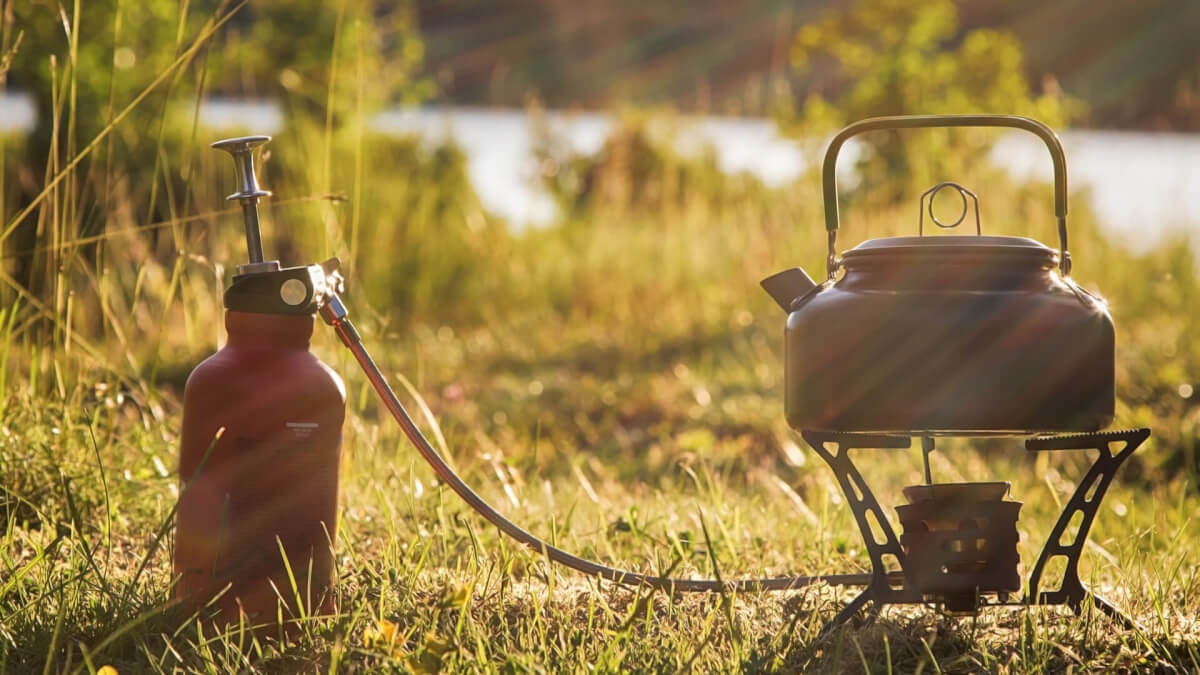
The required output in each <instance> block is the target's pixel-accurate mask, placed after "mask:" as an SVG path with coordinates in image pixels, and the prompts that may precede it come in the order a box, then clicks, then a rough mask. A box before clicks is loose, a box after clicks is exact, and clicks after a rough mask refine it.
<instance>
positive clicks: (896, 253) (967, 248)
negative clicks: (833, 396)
mask: <svg viewBox="0 0 1200 675" xmlns="http://www.w3.org/2000/svg"><path fill="white" fill-rule="evenodd" d="M842 260H843V261H844V262H845V263H846V264H847V265H855V266H857V264H858V263H868V264H870V263H876V262H879V263H882V262H889V261H895V262H901V261H903V262H905V263H919V262H930V263H942V264H944V263H951V262H964V263H965V262H970V263H973V264H993V263H994V264H1017V265H1037V266H1039V267H1046V266H1054V265H1057V264H1058V260H1059V253H1058V251H1056V250H1054V249H1052V248H1050V247H1049V246H1046V245H1045V244H1043V243H1041V242H1039V241H1037V240H1035V239H1030V238H1029V237H1007V236H996V235H941V236H933V237H913V236H905V237H883V238H880V239H868V240H867V241H864V242H863V243H861V244H859V245H858V246H855V247H854V248H852V249H850V250H849V251H846V252H845V253H843V254H842Z"/></svg>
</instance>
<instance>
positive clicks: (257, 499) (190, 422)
mask: <svg viewBox="0 0 1200 675" xmlns="http://www.w3.org/2000/svg"><path fill="white" fill-rule="evenodd" d="M267 140H269V137H249V138H239V139H230V140H228V141H220V142H218V143H215V144H213V145H214V147H218V148H221V149H225V150H228V151H230V152H231V153H232V154H233V155H234V158H235V159H236V160H237V161H238V168H239V171H238V173H239V177H240V179H241V188H242V189H241V190H240V191H239V192H237V193H234V194H233V195H230V197H229V199H240V200H242V203H243V210H244V213H245V214H246V230H247V243H248V244H249V248H250V263H249V264H247V265H240V266H238V274H237V275H235V276H234V278H233V283H232V284H231V285H230V287H229V288H228V289H227V290H226V292H225V308H226V312H225V328H226V331H227V333H228V340H227V342H226V344H225V346H224V347H222V348H221V349H220V351H218V352H217V353H216V354H214V355H212V356H210V357H209V358H208V359H206V360H205V361H204V362H203V363H201V364H200V365H199V366H197V367H196V369H195V370H193V371H192V374H191V375H190V376H189V377H188V381H187V386H186V388H185V391H184V402H183V434H182V435H183V438H182V448H181V452H180V459H179V479H180V484H181V485H180V497H179V510H178V518H177V525H176V536H175V551H174V570H175V576H176V585H175V595H176V597H177V598H179V599H180V600H181V601H182V602H183V603H184V605H185V606H186V607H187V608H188V609H191V610H195V609H198V608H200V607H204V606H206V605H209V609H213V610H218V611H219V613H218V614H217V615H216V618H217V620H219V621H236V620H237V619H238V616H239V611H240V612H244V613H245V614H246V615H247V617H248V618H249V619H250V620H251V621H254V622H256V621H273V620H274V618H275V616H276V609H277V603H280V602H282V603H283V604H284V605H286V606H287V610H286V611H285V612H284V616H285V617H289V616H299V615H300V614H301V613H303V614H309V613H313V612H327V611H330V610H332V609H333V600H332V595H331V588H332V584H333V581H334V558H333V545H334V542H335V541H336V537H337V501H338V469H339V463H340V456H341V440H342V421H343V419H344V417H345V409H346V404H345V400H346V396H345V388H344V387H343V385H342V381H341V379H340V378H339V377H338V376H337V374H336V373H334V372H333V370H331V369H330V368H329V366H327V365H325V364H324V363H322V362H321V361H320V360H319V359H317V357H316V356H314V355H313V354H312V352H310V351H309V339H310V338H311V336H312V333H313V324H314V319H313V314H314V312H316V310H317V308H318V307H319V304H320V302H321V299H322V298H323V297H324V295H325V293H326V289H327V288H329V287H330V285H331V284H332V285H334V286H336V285H337V284H338V282H339V280H340V277H338V276H337V274H336V272H335V271H334V269H336V261H331V263H332V264H328V263H327V264H326V265H324V266H320V265H309V266H306V267H293V268H283V269H281V268H280V267H279V263H278V262H276V261H267V262H264V261H263V260H262V244H261V240H260V239H259V232H258V218H257V215H258V212H257V200H258V199H259V198H260V197H264V196H267V195H269V194H270V193H269V192H266V191H264V190H261V189H259V187H258V185H257V181H256V179H255V177H254V168H253V163H252V162H253V159H252V154H251V153H252V152H253V148H254V147H255V146H257V145H260V144H262V143H264V142H266V141H267ZM218 595H220V597H219V598H218V599H217V600H216V601H215V602H211V601H213V598H214V597H216V596H218ZM210 602H211V605H210Z"/></svg>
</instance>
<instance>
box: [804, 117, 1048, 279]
mask: <svg viewBox="0 0 1200 675" xmlns="http://www.w3.org/2000/svg"><path fill="white" fill-rule="evenodd" d="M925 127H1010V128H1013V129H1022V130H1024V131H1028V132H1029V133H1031V134H1034V135H1036V136H1037V137H1038V138H1040V139H1042V141H1043V142H1045V144H1046V149H1048V150H1049V151H1050V159H1051V160H1052V161H1053V162H1054V216H1055V218H1056V219H1057V220H1058V239H1059V244H1060V246H1059V261H1058V266H1059V269H1060V270H1061V271H1062V273H1063V276H1068V275H1070V274H1071V254H1070V252H1068V250H1067V158H1066V155H1065V154H1063V147H1062V142H1061V141H1059V140H1058V134H1055V133H1054V130H1053V129H1051V128H1050V127H1048V126H1046V125H1045V124H1042V123H1041V122H1039V121H1037V120H1035V119H1030V118H1028V117H1021V116H1019V115H895V116H891V117H871V118H868V119H865V120H860V121H858V122H855V123H854V124H851V125H850V126H848V127H846V128H845V129H842V130H841V131H839V132H838V133H837V135H835V136H834V137H833V140H831V141H830V142H829V148H828V149H827V150H826V151H825V163H824V165H823V166H822V176H821V178H822V185H823V187H824V193H825V230H826V232H827V237H828V245H829V254H828V256H827V258H826V261H825V264H826V269H827V270H828V272H829V278H831V279H832V278H833V277H834V275H835V274H836V273H837V268H838V258H837V230H838V191H837V171H836V170H837V157H838V152H839V151H840V150H841V149H842V145H843V144H844V143H845V142H846V141H847V140H849V139H850V138H851V137H853V136H857V135H858V134H861V133H865V132H867V131H879V130H881V129H917V128H925Z"/></svg>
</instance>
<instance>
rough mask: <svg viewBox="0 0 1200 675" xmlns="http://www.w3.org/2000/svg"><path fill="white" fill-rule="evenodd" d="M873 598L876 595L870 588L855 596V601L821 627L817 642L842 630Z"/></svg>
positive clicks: (875, 604)
mask: <svg viewBox="0 0 1200 675" xmlns="http://www.w3.org/2000/svg"><path fill="white" fill-rule="evenodd" d="M873 597H874V593H873V592H872V591H871V587H870V586H868V587H867V588H865V589H863V591H862V592H861V593H859V594H858V595H856V596H854V599H853V600H851V601H850V602H849V603H848V604H847V605H846V606H845V607H843V608H842V611H840V612H838V613H837V616H835V617H833V618H832V619H830V620H829V621H827V622H825V625H824V626H822V627H821V632H819V633H817V640H816V641H817V642H820V641H821V640H824V639H825V638H827V637H829V634H830V633H832V632H833V631H835V630H837V629H838V628H841V627H842V625H844V624H845V623H846V622H848V621H850V619H853V618H854V615H855V614H857V613H858V610H860V609H862V607H863V605H865V604H867V602H868V601H869V600H872V599H873ZM873 604H874V606H875V607H878V606H879V603H873Z"/></svg>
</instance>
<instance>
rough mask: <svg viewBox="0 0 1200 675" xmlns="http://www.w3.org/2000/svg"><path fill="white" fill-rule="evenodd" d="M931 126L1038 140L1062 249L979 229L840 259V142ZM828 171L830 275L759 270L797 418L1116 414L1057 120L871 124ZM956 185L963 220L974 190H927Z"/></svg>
mask: <svg viewBox="0 0 1200 675" xmlns="http://www.w3.org/2000/svg"><path fill="white" fill-rule="evenodd" d="M927 126H1009V127H1016V128H1020V129H1025V130H1028V131H1032V132H1034V133H1036V134H1037V135H1039V136H1040V137H1041V138H1043V140H1045V141H1046V144H1047V147H1048V148H1049V149H1050V150H1051V155H1052V157H1053V158H1054V160H1055V179H1056V180H1055V191H1056V207H1057V212H1058V213H1057V215H1058V217H1059V219H1058V222H1059V233H1060V235H1061V237H1062V246H1061V249H1060V250H1057V251H1056V250H1054V249H1051V248H1049V247H1046V246H1044V245H1042V244H1040V243H1038V242H1036V241H1034V240H1032V239H1027V238H1023V237H1000V236H983V235H982V233H981V232H979V233H978V234H977V235H976V236H969V235H948V236H946V235H943V236H932V237H931V236H917V237H891V238H886V239H876V240H871V241H867V242H864V243H863V244H861V245H860V246H858V247H856V248H854V249H851V250H849V251H846V252H845V253H844V254H843V255H842V256H841V257H838V255H837V253H836V249H835V242H836V231H837V191H836V186H835V185H834V184H833V169H834V167H835V162H836V155H837V151H838V148H839V147H840V145H841V143H842V142H844V140H845V139H847V138H849V137H850V136H852V135H854V134H857V133H861V132H863V131H869V130H875V129H892V128H907V127H927ZM824 170H825V176H824V178H825V187H826V190H825V206H826V226H827V231H828V233H829V257H828V277H827V279H826V281H825V282H823V283H821V284H819V285H818V284H814V283H813V282H812V281H811V280H809V279H808V277H807V275H804V274H803V273H802V272H800V271H799V270H788V271H787V272H783V273H780V274H778V275H775V276H773V277H771V278H769V279H767V280H765V281H764V282H763V285H764V287H765V288H766V289H767V291H768V292H769V293H771V295H772V296H773V297H774V298H775V299H776V301H777V302H779V303H780V305H781V306H783V307H784V309H785V311H787V312H788V319H787V328H786V337H785V356H784V358H785V378H784V382H785V388H786V393H785V408H786V413H787V419H788V423H789V425H790V426H792V427H793V428H796V429H804V430H826V431H844V432H875V433H887V432H900V431H909V432H921V433H924V434H929V435H935V434H946V435H951V434H953V435H976V434H978V435H988V434H1025V433H1038V432H1052V431H1056V432H1062V431H1095V430H1098V429H1101V428H1103V427H1105V426H1107V425H1108V424H1110V423H1111V422H1112V419H1113V415H1114V407H1115V406H1114V401H1115V387H1114V355H1115V344H1114V330H1113V322H1112V318H1111V317H1110V316H1109V314H1108V310H1107V307H1106V305H1105V303H1104V302H1103V300H1101V299H1099V298H1096V297H1094V296H1092V295H1090V294H1088V293H1087V292H1085V291H1083V290H1082V289H1081V288H1080V287H1078V286H1077V285H1076V284H1075V283H1074V282H1073V281H1072V280H1071V279H1070V277H1069V271H1070V257H1069V253H1068V252H1067V248H1066V243H1067V240H1066V173H1065V160H1064V159H1063V157H1062V149H1061V146H1060V145H1059V143H1058V139H1057V136H1055V135H1054V133H1053V132H1052V131H1050V129H1049V128H1047V127H1045V126H1044V125H1042V124H1041V123H1039V122H1035V121H1033V120H1029V119H1027V118H1021V117H1008V116H993V115H973V116H913V117H896V118H877V119H873V120H864V121H863V122H859V123H857V124H855V125H851V126H850V127H847V129H845V130H843V131H842V132H841V133H840V134H838V136H837V137H835V139H834V143H833V144H831V146H830V150H829V152H828V153H827V155H826V163H825V167H824ZM947 186H952V187H954V188H956V189H958V190H959V192H960V194H961V195H963V206H964V209H963V216H960V218H959V222H961V221H962V219H963V217H965V215H966V213H967V208H966V207H967V195H970V196H971V197H972V198H974V195H973V194H971V193H970V192H969V191H966V190H965V189H964V188H962V187H961V186H958V185H956V184H953V183H944V184H941V185H939V186H935V188H933V189H931V190H930V191H929V192H927V193H926V195H928V196H930V205H932V194H933V193H936V190H938V189H940V188H942V187H947ZM923 206H924V196H923V197H922V207H923ZM930 216H931V217H933V213H932V209H930ZM933 219H934V222H935V223H937V224H938V225H941V226H943V227H948V226H946V225H943V224H942V223H941V222H940V221H937V220H936V218H933ZM957 224H958V223H954V224H953V225H950V226H949V227H952V226H954V225H957ZM923 227H924V224H923V220H922V229H923ZM976 227H977V228H978V227H979V225H978V206H977V205H976Z"/></svg>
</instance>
